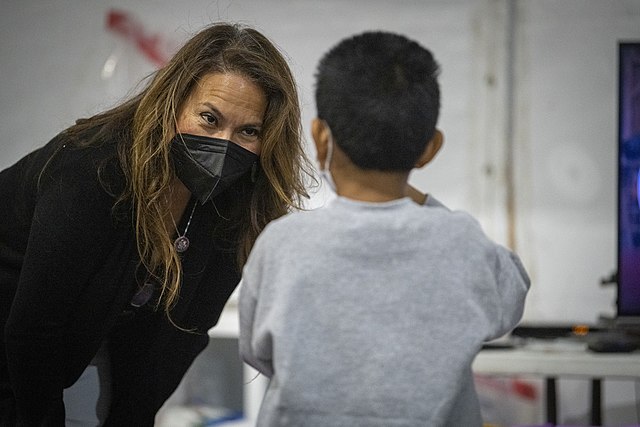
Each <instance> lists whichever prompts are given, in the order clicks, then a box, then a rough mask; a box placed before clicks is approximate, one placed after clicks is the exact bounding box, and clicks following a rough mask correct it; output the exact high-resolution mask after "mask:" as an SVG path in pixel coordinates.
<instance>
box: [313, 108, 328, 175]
mask: <svg viewBox="0 0 640 427" xmlns="http://www.w3.org/2000/svg"><path fill="white" fill-rule="evenodd" d="M311 136H312V137H313V142H314V144H315V146H316V159H317V160H318V164H319V165H320V169H324V162H325V161H326V160H327V147H328V146H329V129H327V124H326V123H325V121H324V120H322V119H319V118H317V117H316V118H315V119H313V120H312V121H311Z"/></svg>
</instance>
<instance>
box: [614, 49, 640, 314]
mask: <svg viewBox="0 0 640 427" xmlns="http://www.w3.org/2000/svg"><path fill="white" fill-rule="evenodd" d="M618 101H619V109H618V274H617V282H618V284H617V286H618V298H617V317H618V318H629V319H631V318H634V319H636V320H640V197H638V195H639V194H640V40H639V41H633V42H631V41H629V42H620V43H619V44H618ZM634 323H635V322H634Z"/></svg>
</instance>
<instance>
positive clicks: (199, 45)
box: [66, 23, 312, 312]
mask: <svg viewBox="0 0 640 427" xmlns="http://www.w3.org/2000/svg"><path fill="white" fill-rule="evenodd" d="M215 72H220V73H236V74H239V75H242V76H244V77H246V78H249V79H251V80H252V81H253V82H255V83H256V84H257V85H258V86H259V87H261V88H262V90H263V91H264V93H265V95H266V97H267V103H268V105H267V109H266V112H265V117H264V120H263V126H262V145H261V153H260V173H259V174H258V177H257V179H256V182H255V183H252V185H251V189H250V191H245V192H241V193H238V194H239V197H238V198H236V199H235V200H234V203H236V204H237V206H236V207H237V209H233V211H234V212H236V213H238V216H235V217H234V221H235V222H236V224H235V227H234V228H235V229H236V230H239V232H238V233H237V239H236V245H237V264H238V269H241V268H242V266H243V265H244V263H245V261H246V259H247V257H248V255H249V252H250V250H251V248H252V246H253V243H254V242H255V240H256V238H257V236H258V234H259V233H260V232H261V231H262V230H263V229H264V227H265V226H266V224H267V223H268V222H269V221H271V220H273V219H275V218H278V217H280V216H282V215H283V214H285V213H287V212H288V211H289V210H291V209H300V208H302V198H303V197H307V194H306V190H305V179H306V177H310V176H312V173H311V167H310V163H309V160H308V158H307V157H306V155H305V153H304V145H303V141H302V131H301V125H300V106H299V101H298V93H297V89H296V84H295V81H294V79H293V75H292V73H291V70H290V69H289V66H288V64H287V62H286V60H285V58H284V57H283V55H282V54H281V53H280V51H279V50H278V49H277V48H276V47H275V46H274V45H273V44H272V43H271V42H270V41H269V40H268V39H267V38H266V37H265V36H264V35H262V34H261V33H260V32H258V31H256V30H255V29H252V28H249V27H245V26H241V25H239V24H228V23H219V24H214V25H212V26H209V27H207V28H205V29H203V30H201V31H200V32H198V33H197V34H196V35H195V36H194V37H193V38H191V39H190V40H189V41H187V43H186V44H185V45H184V46H183V47H182V48H181V49H180V50H179V51H178V52H177V53H176V54H175V55H174V57H173V58H172V59H171V60H170V62H169V63H168V64H167V65H166V66H164V67H163V68H161V69H159V70H158V71H156V72H155V73H154V74H152V75H151V76H150V82H149V83H148V85H147V86H146V87H145V88H144V89H143V90H142V91H141V92H140V93H139V94H137V95H136V96H134V97H133V98H131V99H130V100H128V101H126V102H124V103H122V104H121V105H118V106H116V107H115V108H112V109H111V110H109V111H106V112H104V113H101V114H98V115H96V116H93V117H91V118H88V119H81V120H78V121H77V122H76V124H75V125H74V126H72V127H70V128H69V129H67V131H66V132H67V134H68V135H69V136H70V137H71V139H72V140H74V141H77V144H78V145H82V146H87V145H92V144H98V143H100V142H104V141H109V140H117V141H119V142H118V160H119V163H120V166H121V168H122V170H123V172H124V175H125V180H126V185H125V188H124V190H123V191H121V192H120V194H118V195H117V202H116V205H118V204H124V203H127V202H128V203H130V205H131V207H132V209H133V212H134V214H133V217H134V227H135V232H136V240H137V246H138V252H139V255H140V259H141V262H142V264H143V265H144V267H145V269H146V271H147V272H151V273H152V274H153V275H154V276H155V277H156V280H158V281H160V283H162V286H161V287H162V290H161V301H162V303H163V305H164V307H165V310H166V311H167V312H169V311H170V309H171V307H172V306H173V305H174V304H175V302H176V300H177V297H178V294H179V291H180V284H181V277H182V267H181V262H180V258H179V256H178V254H177V253H176V250H175V249H174V247H173V244H172V237H171V235H172V232H173V230H168V229H167V228H166V226H165V222H164V220H163V218H165V215H166V209H167V208H166V202H165V195H166V192H167V190H168V188H169V187H170V184H171V182H172V180H173V179H174V178H175V171H174V169H173V162H172V158H171V155H170V152H171V151H170V143H171V140H172V139H173V137H174V136H175V134H176V128H177V127H176V126H177V125H176V122H177V117H179V113H180V111H181V110H182V107H183V105H184V103H185V101H186V100H187V99H188V97H189V95H190V94H191V92H192V91H193V89H194V87H195V85H196V84H197V83H198V81H199V80H200V79H201V78H202V77H203V76H204V75H206V74H209V73H215Z"/></svg>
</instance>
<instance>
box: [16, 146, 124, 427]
mask: <svg viewBox="0 0 640 427" xmlns="http://www.w3.org/2000/svg"><path fill="white" fill-rule="evenodd" d="M64 151H73V153H68V152H65V153H61V154H59V157H58V158H57V159H56V162H55V164H52V165H51V167H50V168H48V169H47V173H46V174H44V175H42V177H41V181H40V187H39V189H38V196H37V201H36V205H35V210H34V214H33V219H32V225H31V229H30V233H29V239H28V244H27V249H26V252H25V256H24V262H23V265H22V270H21V274H20V279H19V282H18V287H17V291H16V295H15V298H14V300H13V304H12V307H11V311H10V313H9V318H8V320H7V324H6V326H5V340H6V352H7V363H8V369H9V376H10V380H11V385H12V389H13V393H14V395H15V399H16V406H17V415H18V419H19V420H20V422H21V423H23V424H24V425H61V426H62V425H64V406H63V401H62V393H63V387H64V386H65V384H64V382H65V373H66V369H65V362H66V361H68V360H69V357H68V346H69V344H70V343H69V338H68V335H67V334H65V330H66V328H67V324H68V319H69V317H70V313H71V312H72V311H74V310H79V309H80V310H82V309H86V310H87V312H89V313H90V308H87V307H77V305H76V300H77V297H78V295H79V294H80V293H81V292H82V291H83V287H85V286H86V284H87V283H88V281H89V278H90V277H91V275H92V274H93V272H94V271H95V270H96V268H97V266H98V265H99V263H100V260H101V259H104V257H105V254H106V250H107V248H108V247H109V236H112V235H113V234H114V233H113V225H112V223H111V219H110V204H111V203H112V200H111V198H110V196H108V195H107V194H106V193H105V192H104V191H103V190H102V188H101V186H100V184H99V182H98V180H97V172H96V166H95V165H94V164H93V163H92V162H91V160H90V158H89V157H87V156H86V155H83V154H81V153H80V151H75V150H69V149H66V150H64Z"/></svg>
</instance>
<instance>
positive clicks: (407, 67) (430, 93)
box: [315, 31, 440, 171]
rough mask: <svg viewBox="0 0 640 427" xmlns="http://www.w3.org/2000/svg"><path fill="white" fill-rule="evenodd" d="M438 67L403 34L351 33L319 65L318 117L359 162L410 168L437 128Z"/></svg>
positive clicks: (368, 165)
mask: <svg viewBox="0 0 640 427" xmlns="http://www.w3.org/2000/svg"><path fill="white" fill-rule="evenodd" d="M438 72H439V66H438V64H437V63H436V61H435V60H434V58H433V55H432V54H431V52H430V51H429V50H427V49H425V48H424V47H422V46H420V45H419V44H418V43H416V42H414V41H412V40H409V39H407V38H406V37H404V36H401V35H398V34H393V33H388V32H381V31H376V32H365V33H362V34H359V35H356V36H353V37H350V38H348V39H345V40H343V41H341V42H340V43H338V44H337V45H336V46H334V47H333V48H332V49H331V50H330V51H329V52H328V53H327V54H326V55H325V56H324V57H323V58H322V59H321V61H320V63H319V65H318V70H317V74H316V93H315V96H316V105H317V108H318V117H319V118H320V119H323V120H325V121H326V122H327V123H328V124H329V127H330V128H331V131H332V134H333V137H334V139H335V143H336V144H337V145H338V146H339V147H340V148H341V149H342V151H344V152H345V153H346V154H347V155H348V156H349V158H350V159H351V161H352V162H353V163H354V164H355V165H356V166H358V167H360V168H363V169H375V170H383V171H409V170H411V169H412V168H413V167H414V166H415V163H416V161H417V160H418V159H419V157H420V155H421V154H422V153H423V151H424V149H425V147H426V144H427V142H428V141H429V140H430V139H431V138H432V136H433V134H434V131H435V127H436V122H437V120H438V113H439V110H440V89H439V87H438V82H437V75H438Z"/></svg>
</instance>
